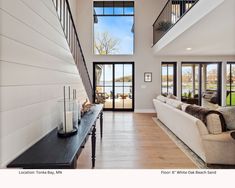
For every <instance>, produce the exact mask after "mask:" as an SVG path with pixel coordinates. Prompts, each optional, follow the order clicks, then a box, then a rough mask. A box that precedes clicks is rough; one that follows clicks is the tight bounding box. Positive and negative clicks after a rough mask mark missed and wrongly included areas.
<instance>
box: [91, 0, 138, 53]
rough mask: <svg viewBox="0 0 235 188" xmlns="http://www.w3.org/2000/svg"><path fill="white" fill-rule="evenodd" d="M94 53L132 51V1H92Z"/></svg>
mask: <svg viewBox="0 0 235 188" xmlns="http://www.w3.org/2000/svg"><path fill="white" fill-rule="evenodd" d="M93 7H94V10H93V16H94V42H93V46H94V54H95V55H132V54H133V53H134V1H94V3H93Z"/></svg>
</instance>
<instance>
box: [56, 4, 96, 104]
mask: <svg viewBox="0 0 235 188" xmlns="http://www.w3.org/2000/svg"><path fill="white" fill-rule="evenodd" d="M52 1H53V3H54V5H55V8H56V11H57V14H58V18H59V20H60V23H61V26H62V28H63V31H64V34H65V37H66V39H67V42H68V45H69V47H70V50H71V53H72V55H73V58H74V61H75V63H76V65H77V68H78V71H79V74H80V76H81V79H82V82H83V85H84V87H85V90H86V92H87V95H88V98H89V100H90V101H91V102H92V100H93V96H92V95H93V89H92V84H91V79H90V76H89V73H88V70H87V66H86V61H85V58H84V55H83V52H82V47H81V44H80V41H79V38H78V34H77V30H76V27H75V23H74V20H73V16H72V12H71V9H70V5H69V2H68V0H52Z"/></svg>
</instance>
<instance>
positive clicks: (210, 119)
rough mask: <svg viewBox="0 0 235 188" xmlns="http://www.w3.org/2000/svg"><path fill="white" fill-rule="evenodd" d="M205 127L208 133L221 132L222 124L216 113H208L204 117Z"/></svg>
mask: <svg viewBox="0 0 235 188" xmlns="http://www.w3.org/2000/svg"><path fill="white" fill-rule="evenodd" d="M206 124H207V129H208V131H209V133H210V134H220V133H222V132H223V131H222V125H221V121H220V118H219V115H218V114H209V115H208V116H207V117H206Z"/></svg>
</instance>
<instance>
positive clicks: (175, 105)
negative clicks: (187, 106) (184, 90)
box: [166, 98, 183, 110]
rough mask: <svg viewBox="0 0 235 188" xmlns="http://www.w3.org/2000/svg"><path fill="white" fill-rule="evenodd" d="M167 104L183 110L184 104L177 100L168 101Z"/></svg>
mask: <svg viewBox="0 0 235 188" xmlns="http://www.w3.org/2000/svg"><path fill="white" fill-rule="evenodd" d="M166 104H169V105H170V106H172V107H174V108H177V109H179V110H181V105H182V104H183V103H182V102H181V101H178V100H175V99H169V98H168V99H167V100H166Z"/></svg>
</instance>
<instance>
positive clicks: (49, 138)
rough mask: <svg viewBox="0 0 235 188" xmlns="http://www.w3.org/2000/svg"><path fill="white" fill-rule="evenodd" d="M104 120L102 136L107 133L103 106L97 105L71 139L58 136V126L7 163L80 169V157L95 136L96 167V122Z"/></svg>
mask: <svg viewBox="0 0 235 188" xmlns="http://www.w3.org/2000/svg"><path fill="white" fill-rule="evenodd" d="M98 118H99V119H100V136H101V138H102V132H103V105H95V106H93V107H92V108H91V111H89V112H88V113H87V114H85V115H84V116H83V117H82V119H81V123H80V125H79V127H78V132H77V134H76V135H73V136H71V137H68V138H60V137H58V136H57V129H54V130H52V131H51V132H50V133H48V134H47V135H46V136H45V137H43V138H42V139H41V140H39V141H38V142H37V143H36V144H34V145H33V146H31V147H30V148H29V149H28V150H26V151H25V152H24V153H23V154H21V155H20V156H19V157H17V158H16V159H15V160H13V161H12V162H11V163H10V164H8V165H7V167H8V168H24V169H65V168H76V162H77V158H78V156H79V155H80V153H81V151H82V149H83V148H84V146H85V143H86V141H87V139H88V137H89V135H91V146H92V156H91V159H92V168H94V167H95V148H96V121H97V119H98Z"/></svg>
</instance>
